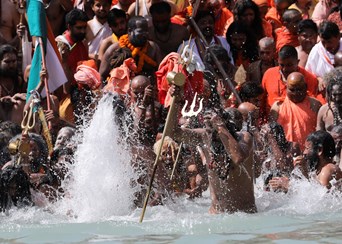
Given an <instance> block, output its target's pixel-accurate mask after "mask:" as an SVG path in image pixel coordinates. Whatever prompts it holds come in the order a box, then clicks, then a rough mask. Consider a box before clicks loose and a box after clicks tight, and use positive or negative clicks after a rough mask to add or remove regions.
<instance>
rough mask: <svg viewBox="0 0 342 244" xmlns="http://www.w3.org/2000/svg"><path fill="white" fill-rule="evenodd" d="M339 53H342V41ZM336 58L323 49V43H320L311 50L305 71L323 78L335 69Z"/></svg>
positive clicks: (341, 40)
mask: <svg viewBox="0 0 342 244" xmlns="http://www.w3.org/2000/svg"><path fill="white" fill-rule="evenodd" d="M338 51H342V39H340V47H339V50H338ZM334 56H335V55H334V54H332V53H330V52H328V51H327V50H326V49H325V48H324V47H323V45H322V42H319V43H317V44H316V45H315V46H314V47H313V48H312V49H311V51H310V54H309V57H308V61H307V62H306V65H305V69H306V70H307V71H309V72H311V73H313V74H314V75H316V76H317V77H323V76H324V75H325V74H326V73H328V72H329V71H331V70H332V69H334V63H335V61H334Z"/></svg>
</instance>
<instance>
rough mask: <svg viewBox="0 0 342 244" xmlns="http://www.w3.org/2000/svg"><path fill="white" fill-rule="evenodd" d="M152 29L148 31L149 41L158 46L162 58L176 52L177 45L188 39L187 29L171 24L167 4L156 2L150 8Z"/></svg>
mask: <svg viewBox="0 0 342 244" xmlns="http://www.w3.org/2000/svg"><path fill="white" fill-rule="evenodd" d="M150 13H151V15H152V23H153V27H151V28H150V29H149V37H150V40H152V41H154V42H155V43H157V44H158V46H159V48H160V50H161V52H162V56H163V57H165V56H166V55H168V54H169V53H171V52H177V49H178V47H179V45H180V44H181V43H182V42H183V41H185V40H187V39H188V38H189V32H188V29H187V28H186V27H184V26H181V25H176V24H173V23H171V19H170V18H171V7H170V4H169V3H167V2H158V3H154V4H152V6H151V7H150Z"/></svg>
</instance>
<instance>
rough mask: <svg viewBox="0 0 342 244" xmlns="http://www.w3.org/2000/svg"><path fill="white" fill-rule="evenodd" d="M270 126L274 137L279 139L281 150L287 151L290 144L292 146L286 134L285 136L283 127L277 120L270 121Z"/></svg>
mask: <svg viewBox="0 0 342 244" xmlns="http://www.w3.org/2000/svg"><path fill="white" fill-rule="evenodd" d="M268 126H269V127H270V130H271V133H272V135H273V137H274V139H275V140H276V141H277V144H278V146H279V148H280V150H281V151H282V152H283V153H286V152H287V150H288V148H289V146H290V142H288V141H287V140H286V136H285V132H284V129H283V127H282V126H281V125H280V124H278V123H277V122H270V123H269V124H268Z"/></svg>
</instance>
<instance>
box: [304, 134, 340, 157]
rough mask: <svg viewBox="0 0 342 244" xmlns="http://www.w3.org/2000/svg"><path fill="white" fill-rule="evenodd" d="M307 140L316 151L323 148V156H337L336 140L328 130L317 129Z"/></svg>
mask: <svg viewBox="0 0 342 244" xmlns="http://www.w3.org/2000/svg"><path fill="white" fill-rule="evenodd" d="M306 140H307V141H308V142H311V143H312V149H313V150H314V151H318V150H319V148H322V153H323V157H325V158H328V159H332V158H333V157H334V156H335V153H336V151H335V150H336V149H335V141H334V138H333V137H332V136H331V135H330V134H329V133H328V132H326V131H323V130H319V131H315V132H313V133H311V134H310V135H309V136H308V137H307V138H306Z"/></svg>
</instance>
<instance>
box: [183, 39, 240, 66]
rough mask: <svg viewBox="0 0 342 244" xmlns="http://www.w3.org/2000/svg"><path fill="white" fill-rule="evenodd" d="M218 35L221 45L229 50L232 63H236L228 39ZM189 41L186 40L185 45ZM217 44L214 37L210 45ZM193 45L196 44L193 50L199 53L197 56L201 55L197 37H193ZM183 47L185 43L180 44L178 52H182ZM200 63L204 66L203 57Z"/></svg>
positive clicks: (191, 44)
mask: <svg viewBox="0 0 342 244" xmlns="http://www.w3.org/2000/svg"><path fill="white" fill-rule="evenodd" d="M216 37H217V38H218V39H219V40H220V45H221V46H222V47H223V48H224V49H226V50H227V52H228V56H229V58H230V62H231V63H232V64H234V60H233V56H232V53H231V51H230V46H229V44H228V42H227V40H226V39H225V38H224V37H222V36H216ZM188 43H189V41H186V42H185V43H184V46H186V45H187V44H188ZM215 44H216V43H215V39H214V38H213V39H212V40H211V42H210V43H209V46H211V45H215ZM192 46H194V49H193V52H194V53H195V54H197V56H199V57H201V55H200V53H199V51H198V48H197V46H196V42H195V39H191V42H190V47H192ZM182 48H183V44H181V45H180V46H179V48H178V51H177V52H178V53H181V49H182ZM200 65H201V66H204V64H203V60H202V59H201V58H200Z"/></svg>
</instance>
